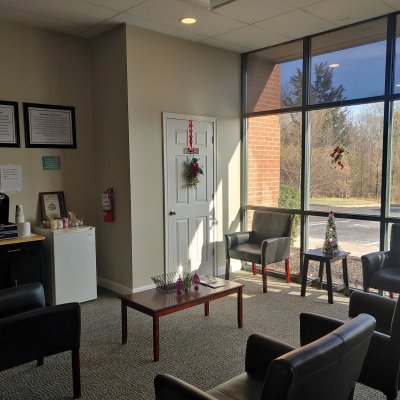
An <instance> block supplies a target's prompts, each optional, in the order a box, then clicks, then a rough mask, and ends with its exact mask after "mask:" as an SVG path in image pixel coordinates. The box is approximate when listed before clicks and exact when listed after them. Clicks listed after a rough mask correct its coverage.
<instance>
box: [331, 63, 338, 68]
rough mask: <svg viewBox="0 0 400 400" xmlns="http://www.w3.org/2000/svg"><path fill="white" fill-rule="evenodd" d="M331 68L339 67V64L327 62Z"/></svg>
mask: <svg viewBox="0 0 400 400" xmlns="http://www.w3.org/2000/svg"><path fill="white" fill-rule="evenodd" d="M329 66H330V67H331V68H339V67H340V64H329Z"/></svg>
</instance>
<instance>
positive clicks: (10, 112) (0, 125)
mask: <svg viewBox="0 0 400 400" xmlns="http://www.w3.org/2000/svg"><path fill="white" fill-rule="evenodd" d="M0 147H21V145H20V140H19V116H18V103H17V102H15V101H5V100H0Z"/></svg>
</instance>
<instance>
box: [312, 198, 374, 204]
mask: <svg viewBox="0 0 400 400" xmlns="http://www.w3.org/2000/svg"><path fill="white" fill-rule="evenodd" d="M310 204H316V205H330V206H332V205H335V206H369V205H377V204H378V205H379V204H380V201H379V200H378V199H356V198H348V199H342V198H335V197H313V198H311V199H310Z"/></svg>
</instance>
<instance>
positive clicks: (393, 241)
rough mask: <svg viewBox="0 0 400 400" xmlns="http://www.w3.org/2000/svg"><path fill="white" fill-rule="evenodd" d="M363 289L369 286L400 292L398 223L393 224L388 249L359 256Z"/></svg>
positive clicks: (399, 235)
mask: <svg viewBox="0 0 400 400" xmlns="http://www.w3.org/2000/svg"><path fill="white" fill-rule="evenodd" d="M361 263H362V270H363V285H364V291H365V292H368V291H369V289H370V288H374V289H379V290H384V291H388V292H391V293H400V224H393V225H392V230H391V236H390V250H389V251H376V252H373V253H369V254H366V255H363V256H362V257H361Z"/></svg>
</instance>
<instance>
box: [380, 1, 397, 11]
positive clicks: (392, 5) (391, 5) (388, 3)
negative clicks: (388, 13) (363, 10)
mask: <svg viewBox="0 0 400 400" xmlns="http://www.w3.org/2000/svg"><path fill="white" fill-rule="evenodd" d="M381 2H382V3H384V4H387V5H388V6H390V7H393V9H394V10H395V11H399V10H400V1H399V0H381Z"/></svg>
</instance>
